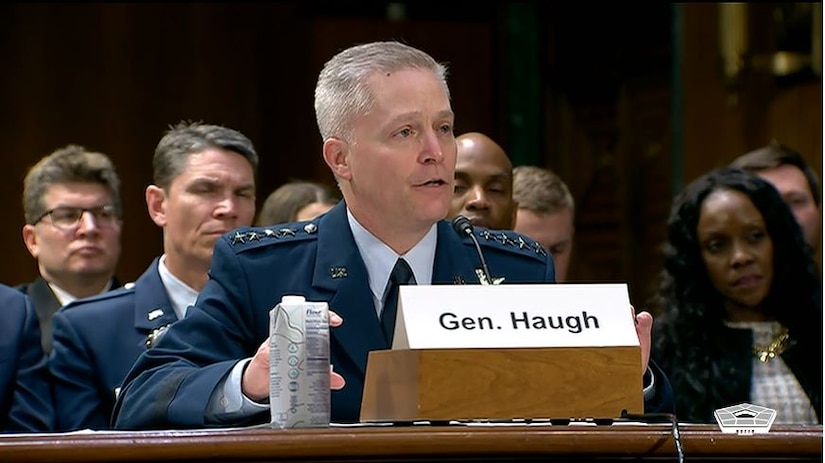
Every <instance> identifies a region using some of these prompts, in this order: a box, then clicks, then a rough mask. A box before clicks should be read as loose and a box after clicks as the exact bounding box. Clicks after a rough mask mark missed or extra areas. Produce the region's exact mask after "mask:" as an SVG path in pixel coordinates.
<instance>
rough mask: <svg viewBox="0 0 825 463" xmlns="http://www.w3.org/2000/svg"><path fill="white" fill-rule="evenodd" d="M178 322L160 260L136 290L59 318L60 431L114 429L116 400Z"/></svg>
mask: <svg viewBox="0 0 825 463" xmlns="http://www.w3.org/2000/svg"><path fill="white" fill-rule="evenodd" d="M176 320H177V316H176V315H175V311H174V309H173V308H172V304H171V302H170V301H169V296H168V295H167V293H166V288H165V287H164V286H163V283H162V282H161V279H160V274H159V273H158V259H157V258H156V259H155V260H154V262H152V265H150V266H149V268H148V269H147V270H146V271H145V272H144V273H143V275H141V277H140V278H138V280H137V281H136V282H135V283H134V284H127V285H126V286H125V287H124V288H121V289H118V290H114V291H110V292H108V293H104V294H101V295H99V296H93V297H90V298H87V299H81V300H78V301H75V302H72V303H70V304H68V305H67V306H66V307H64V308H63V309H61V310H60V311H58V312H57V313H56V314H55V316H54V347H53V350H52V356H51V359H50V361H49V364H50V369H51V372H52V375H53V376H54V382H55V385H54V396H55V415H56V423H55V426H56V429H57V430H58V431H72V430H77V429H86V428H88V429H110V428H111V416H112V409H113V408H114V405H115V394H116V391H118V390H119V389H120V387H121V383H122V382H123V378H125V377H126V373H128V372H129V369H130V368H131V367H132V364H133V363H134V362H135V360H137V358H138V356H140V354H141V353H143V351H145V350H146V342H147V339H148V338H149V337H150V336H152V334H153V332H154V333H157V331H155V330H158V329H161V328H163V327H166V326H167V325H169V324H170V323H173V322H175V321H176Z"/></svg>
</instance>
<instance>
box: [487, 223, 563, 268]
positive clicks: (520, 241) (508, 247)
mask: <svg viewBox="0 0 825 463" xmlns="http://www.w3.org/2000/svg"><path fill="white" fill-rule="evenodd" d="M473 233H474V234H475V236H476V239H477V240H478V244H479V245H481V246H485V247H490V248H495V249H501V250H504V251H509V252H514V253H517V254H524V255H526V256H530V257H533V258H536V259H539V260H544V258H545V257H546V256H547V250H546V249H544V246H542V245H541V244H539V243H538V241H536V240H534V239H532V238H530V237H528V236H526V235H522V234H520V233H516V232H514V231H510V230H489V229H486V228H481V227H479V228H476V229H475V230H473Z"/></svg>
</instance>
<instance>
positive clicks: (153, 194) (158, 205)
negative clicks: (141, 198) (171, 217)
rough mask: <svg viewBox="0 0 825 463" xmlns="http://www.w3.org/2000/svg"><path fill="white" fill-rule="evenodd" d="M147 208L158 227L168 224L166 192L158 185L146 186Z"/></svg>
mask: <svg viewBox="0 0 825 463" xmlns="http://www.w3.org/2000/svg"><path fill="white" fill-rule="evenodd" d="M146 209H147V210H148V211H149V217H150V218H151V219H152V222H155V225H157V226H158V227H164V226H166V222H167V220H166V192H165V191H163V188H161V187H159V186H157V185H149V186H147V187H146Z"/></svg>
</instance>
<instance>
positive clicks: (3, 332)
mask: <svg viewBox="0 0 825 463" xmlns="http://www.w3.org/2000/svg"><path fill="white" fill-rule="evenodd" d="M0 307H2V308H3V323H2V324H0V416H4V417H5V418H3V419H2V425H0V432H4V433H7V432H45V431H51V430H52V426H53V422H54V412H53V410H52V396H51V391H50V389H49V371H48V368H47V364H46V357H45V355H43V348H42V347H41V346H40V327H39V325H38V323H37V315H36V314H35V312H34V308H33V307H32V306H31V302H30V300H29V298H28V297H27V296H26V295H25V294H21V293H20V292H19V291H15V290H14V289H13V288H10V287H8V286H5V285H0Z"/></svg>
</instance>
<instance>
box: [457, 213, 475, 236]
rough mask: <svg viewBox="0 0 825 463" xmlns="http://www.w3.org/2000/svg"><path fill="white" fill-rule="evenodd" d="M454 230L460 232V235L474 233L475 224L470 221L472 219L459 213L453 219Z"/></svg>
mask: <svg viewBox="0 0 825 463" xmlns="http://www.w3.org/2000/svg"><path fill="white" fill-rule="evenodd" d="M452 224H453V230H455V232H456V233H458V234H459V236H464V235H472V234H473V224H472V222H470V219H468V218H467V217H464V216H463V215H458V216H456V218H454V219H453V222H452Z"/></svg>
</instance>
